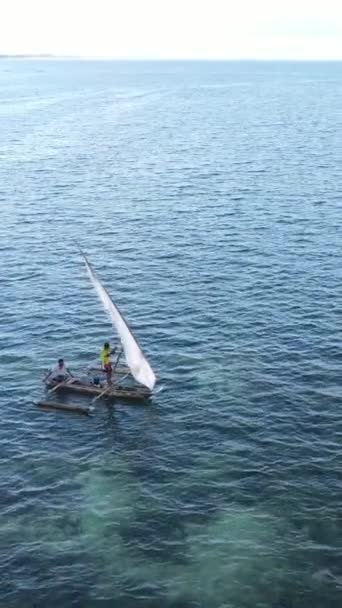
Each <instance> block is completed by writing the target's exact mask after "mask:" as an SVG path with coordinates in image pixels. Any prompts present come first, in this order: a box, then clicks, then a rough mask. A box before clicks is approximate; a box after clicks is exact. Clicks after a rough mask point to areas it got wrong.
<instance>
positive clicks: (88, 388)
mask: <svg viewBox="0 0 342 608" xmlns="http://www.w3.org/2000/svg"><path fill="white" fill-rule="evenodd" d="M52 388H53V386H52ZM55 390H56V392H57V391H68V392H70V393H77V394H79V395H87V396H89V397H100V396H101V395H102V397H103V399H109V400H113V399H132V400H140V401H146V400H148V399H150V398H151V396H152V394H151V391H149V390H148V389H147V388H145V387H140V386H139V387H128V386H127V387H126V386H120V385H119V384H113V386H112V387H110V388H106V387H103V386H95V385H93V384H90V383H89V384H88V383H86V382H82V381H80V380H77V381H76V382H72V383H70V382H63V383H61V384H59V385H58V388H56V389H55Z"/></svg>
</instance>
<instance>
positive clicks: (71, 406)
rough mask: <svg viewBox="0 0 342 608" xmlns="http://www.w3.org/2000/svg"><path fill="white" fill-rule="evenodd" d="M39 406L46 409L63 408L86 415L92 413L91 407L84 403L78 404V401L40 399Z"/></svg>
mask: <svg viewBox="0 0 342 608" xmlns="http://www.w3.org/2000/svg"><path fill="white" fill-rule="evenodd" d="M37 406H38V407H41V408H44V409H46V410H63V411H65V412H72V413H76V414H83V415H84V416H89V415H90V414H91V411H92V408H91V407H84V406H82V405H78V404H76V403H60V402H59V401H44V400H42V401H38V403H37Z"/></svg>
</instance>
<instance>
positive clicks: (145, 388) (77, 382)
mask: <svg viewBox="0 0 342 608" xmlns="http://www.w3.org/2000/svg"><path fill="white" fill-rule="evenodd" d="M80 253H81V255H82V258H83V260H84V263H85V267H86V270H87V273H88V276H89V279H90V281H91V283H92V285H93V287H94V289H95V292H96V294H97V296H98V298H99V300H100V302H101V303H102V306H103V308H104V310H105V312H106V313H107V314H108V316H109V318H110V320H111V322H112V325H113V327H114V329H115V331H116V333H117V336H118V338H119V341H120V344H121V346H120V349H119V355H118V357H117V360H116V361H115V363H114V368H113V376H114V378H113V382H112V384H111V385H105V384H104V372H103V371H102V370H101V369H98V368H89V370H88V376H89V375H90V379H89V377H88V378H87V379H86V380H84V379H81V378H71V379H69V380H65V381H63V382H59V383H57V384H53V383H51V382H50V383H49V384H48V388H49V393H55V392H59V391H68V392H71V393H76V394H79V395H86V396H90V397H93V402H95V401H97V400H99V399H101V398H105V399H107V400H108V399H109V400H115V399H118V398H123V399H130V400H133V401H146V400H149V399H151V396H152V391H153V389H154V386H155V384H156V375H155V373H154V371H153V369H152V367H151V365H150V363H149V362H148V360H147V358H146V357H145V355H144V354H143V352H142V349H141V347H140V345H139V343H138V341H137V339H136V337H135V336H134V334H133V331H132V329H131V328H130V327H129V325H128V323H127V321H126V319H125V318H124V316H123V314H122V313H121V312H120V310H119V308H118V306H117V305H116V304H114V302H113V300H112V298H111V296H110V295H109V293H108V291H107V289H106V288H105V287H104V285H103V284H102V283H101V281H100V279H99V278H98V276H97V274H96V272H95V270H94V269H93V267H92V265H91V264H90V262H89V260H88V258H87V256H86V255H85V254H84V253H83V252H82V251H80ZM121 356H124V357H125V360H126V364H127V365H126V367H125V368H122V367H121V368H119V367H118V363H119V359H120V357H121ZM101 374H102V378H101ZM122 374H124V378H127V377H130V378H131V379H132V380H133V385H132V383H130V384H123V378H121V380H120V382H119V378H120V376H122ZM99 376H100V377H99ZM101 380H102V381H101ZM38 405H40V406H42V407H46V408H52V409H67V410H72V411H78V412H80V413H90V409H91V408H89V407H88V408H85V407H83V406H81V405H78V404H66V403H59V402H55V401H48V400H43V401H40V402H39V403H38Z"/></svg>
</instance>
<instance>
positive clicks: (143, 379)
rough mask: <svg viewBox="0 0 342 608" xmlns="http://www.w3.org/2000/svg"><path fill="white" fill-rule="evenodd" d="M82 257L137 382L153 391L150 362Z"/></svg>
mask: <svg viewBox="0 0 342 608" xmlns="http://www.w3.org/2000/svg"><path fill="white" fill-rule="evenodd" d="M82 255H83V257H84V261H85V265H86V268H87V271H88V274H89V277H90V280H91V282H92V284H93V286H94V288H95V291H96V293H97V295H98V296H99V298H100V300H101V302H102V304H103V306H104V309H105V310H106V312H107V313H108V314H109V316H110V319H111V321H112V323H113V325H114V327H115V329H116V331H117V332H118V334H119V337H120V340H121V344H122V347H123V350H124V353H125V357H126V361H127V365H128V366H129V368H130V370H131V372H132V375H133V377H134V378H135V379H136V380H137V382H140V384H143V385H144V386H147V387H148V388H149V389H150V390H152V389H153V387H154V385H155V383H156V376H155V374H154V371H153V369H152V368H151V366H150V364H149V362H148V361H147V360H146V359H145V357H144V355H143V353H142V350H141V348H140V346H139V344H138V343H137V341H136V339H135V337H134V336H133V334H132V332H131V330H130V328H129V327H128V325H127V322H126V321H125V319H124V317H123V316H122V314H121V313H120V311H119V309H118V308H117V306H115V304H114V302H113V301H112V299H111V297H110V295H109V293H108V292H107V290H106V289H105V287H103V285H102V284H101V282H100V281H99V279H98V278H97V276H96V274H95V272H94V270H93V269H92V267H91V265H90V263H89V262H88V260H87V258H86V256H85V255H84V253H82Z"/></svg>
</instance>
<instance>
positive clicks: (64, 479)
mask: <svg viewBox="0 0 342 608" xmlns="http://www.w3.org/2000/svg"><path fill="white" fill-rule="evenodd" d="M341 74H342V70H341V65H340V64H324V63H317V64H314V63H313V64H300V63H292V64H291V63H289V64H287V63H279V64H277V63H274V64H272V63H270V64H262V63H231V64H230V63H217V64H215V63H213V64H211V63H185V64H182V63H167V64H163V63H111V62H76V61H75V62H62V61H48V62H47V61H45V62H39V61H21V62H13V61H12V62H11V61H4V60H3V61H1V63H0V101H1V103H0V132H1V138H0V205H1V207H0V220H1V221H0V250H1V256H0V281H1V305H0V344H1V349H0V372H1V378H2V389H1V392H0V406H1V412H2V417H1V425H0V439H1V443H0V450H1V470H0V547H1V557H0V578H1V580H2V583H1V587H0V605H1V606H6V607H7V608H17V607H19V606H20V607H22V606H25V608H34V607H35V608H37V607H39V608H40V607H43V606H44V607H45V606H47V605H49V606H50V607H51V608H52V607H60V606H63V607H67V608H68V607H69V606H70V607H71V606H72V607H82V608H83V607H85V608H92V607H101V608H114V607H120V608H133V607H134V608H135V607H139V608H155V607H158V608H159V607H164V606H165V607H167V608H195V607H201V608H202V607H203V608H219V607H222V608H223V607H225V608H228V607H229V608H307V607H310V608H322V607H323V606H324V607H325V608H335V607H336V608H337V607H338V608H339V607H340V606H341V602H342V523H341V500H342V482H341V465H342V450H341V440H342V414H341V406H342V399H341V394H340V378H341V361H342V355H341V320H342V317H341V297H342V288H341V285H342V282H341V278H342V276H341V275H342V270H341V221H340V217H341V177H342V173H341V160H342V143H341V142H342V114H341V109H340V106H341V103H340V97H341V91H342V76H341ZM75 239H77V240H78V241H79V242H80V243H81V244H82V246H83V247H84V249H85V250H86V251H87V253H88V254H89V257H90V259H91V260H92V262H93V264H94V265H95V267H96V269H97V270H98V273H99V275H100V276H101V278H102V279H103V281H104V283H105V284H106V285H107V287H108V289H109V291H110V292H111V293H112V295H113V297H114V299H115V300H116V301H117V303H118V304H119V306H120V307H121V309H122V310H123V311H124V312H125V314H126V316H127V318H128V320H129V321H130V323H131V325H132V326H133V328H134V330H135V333H136V334H137V336H138V337H139V339H140V341H141V343H142V345H143V347H144V349H145V351H146V353H147V354H148V356H149V358H150V360H151V362H152V364H153V367H154V368H155V370H156V371H157V373H158V376H159V378H160V380H159V385H160V386H161V387H162V388H163V390H162V391H161V392H159V393H158V394H157V395H156V398H155V400H154V402H153V405H152V406H150V407H142V408H129V407H127V406H126V405H124V404H122V403H118V404H117V405H116V407H115V408H107V407H101V406H100V405H99V406H98V408H97V409H96V415H95V416H94V417H92V418H91V419H83V418H82V419H80V418H78V417H76V416H70V415H66V414H62V413H44V412H41V411H38V410H37V409H36V408H35V406H34V405H33V404H32V402H33V401H34V400H35V399H37V398H38V397H40V396H41V394H42V388H41V377H42V374H43V373H44V370H45V369H46V367H47V366H49V365H50V364H51V363H53V362H54V360H55V359H56V358H57V357H59V356H64V357H65V358H66V359H67V361H68V363H69V365H70V366H71V367H72V368H73V369H75V370H77V369H82V367H84V366H85V365H87V364H88V363H89V362H91V361H93V360H95V358H96V356H97V353H98V350H99V347H100V345H101V343H102V342H103V341H104V340H105V339H107V338H108V336H110V335H111V329H110V325H109V323H108V321H107V319H106V317H105V315H104V314H103V312H102V310H101V308H100V306H99V304H98V302H97V300H96V296H95V294H94V293H93V292H92V290H91V286H90V284H89V281H88V279H87V277H86V274H85V272H84V268H83V266H82V262H81V260H80V258H79V255H78V252H77V249H76V247H75V244H74V240H75Z"/></svg>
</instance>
